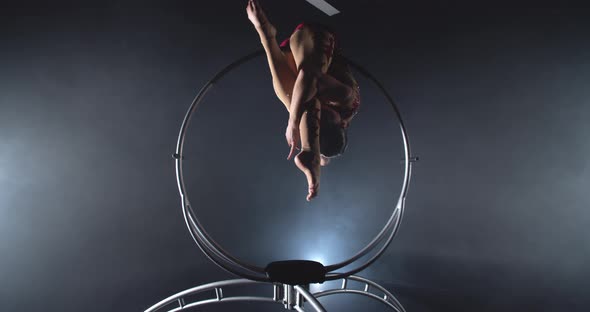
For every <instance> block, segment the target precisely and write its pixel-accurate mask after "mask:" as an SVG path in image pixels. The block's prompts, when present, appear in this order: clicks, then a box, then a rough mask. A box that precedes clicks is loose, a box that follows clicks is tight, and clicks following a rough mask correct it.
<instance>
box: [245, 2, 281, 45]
mask: <svg viewBox="0 0 590 312" xmlns="http://www.w3.org/2000/svg"><path fill="white" fill-rule="evenodd" d="M246 13H247V14H248V19H249V20H250V22H252V25H254V27H255V28H256V29H257V30H258V31H259V32H262V34H264V36H266V37H275V36H276V35H277V30H276V28H275V27H274V26H273V25H272V24H271V23H270V22H269V21H268V18H267V17H266V14H264V10H263V9H262V7H260V4H259V3H258V0H249V1H248V6H247V7H246Z"/></svg>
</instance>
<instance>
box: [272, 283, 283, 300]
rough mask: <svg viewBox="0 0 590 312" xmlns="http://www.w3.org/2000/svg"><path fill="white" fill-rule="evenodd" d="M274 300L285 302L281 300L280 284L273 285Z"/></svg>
mask: <svg viewBox="0 0 590 312" xmlns="http://www.w3.org/2000/svg"><path fill="white" fill-rule="evenodd" d="M272 300H274V301H276V302H279V301H281V300H283V298H281V285H280V284H273V285H272Z"/></svg>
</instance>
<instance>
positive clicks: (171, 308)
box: [145, 275, 406, 312]
mask: <svg viewBox="0 0 590 312" xmlns="http://www.w3.org/2000/svg"><path fill="white" fill-rule="evenodd" d="M341 281H342V282H341V284H340V287H338V288H332V289H326V290H322V291H317V292H314V293H312V292H310V291H309V286H291V285H286V284H279V283H275V284H271V283H267V282H256V281H251V280H248V279H232V280H225V281H219V282H213V283H209V284H205V285H201V286H197V287H193V288H190V289H187V290H184V291H181V292H179V293H177V294H175V295H172V296H170V297H168V298H166V299H164V300H162V301H160V302H158V303H156V304H155V305H153V306H152V307H150V308H149V309H147V310H145V312H155V311H168V312H177V311H183V310H187V309H190V308H194V307H198V306H202V305H207V304H213V303H221V302H235V301H255V302H268V303H279V304H282V305H283V306H284V307H285V309H287V310H297V311H305V310H304V303H305V302H307V303H308V304H309V306H310V307H311V308H313V310H309V311H317V312H326V309H325V308H324V307H323V306H322V304H321V303H320V302H319V301H318V298H320V297H325V296H329V295H335V294H357V295H363V296H367V297H369V298H372V299H375V300H377V301H379V302H381V303H383V304H385V305H386V306H387V307H389V308H391V309H393V310H394V311H396V312H405V311H406V310H405V309H404V307H403V306H402V305H401V303H400V302H399V301H398V300H397V299H396V298H395V297H394V296H393V295H392V294H391V293H390V292H389V291H387V289H385V288H383V287H382V286H380V285H379V284H377V283H375V282H373V281H370V280H368V279H365V278H362V277H359V276H352V275H351V276H349V277H347V278H343V279H341ZM349 281H355V282H359V283H361V284H362V285H363V288H362V289H351V288H349V286H350V285H349V283H348V282H349ZM240 285H250V286H253V285H254V286H261V287H265V288H268V287H269V286H271V287H272V293H271V292H270V289H268V290H269V295H268V296H224V295H223V289H224V288H227V287H231V286H240ZM207 292H208V293H210V295H211V296H209V298H206V299H195V298H189V296H193V297H194V295H197V294H203V293H207Z"/></svg>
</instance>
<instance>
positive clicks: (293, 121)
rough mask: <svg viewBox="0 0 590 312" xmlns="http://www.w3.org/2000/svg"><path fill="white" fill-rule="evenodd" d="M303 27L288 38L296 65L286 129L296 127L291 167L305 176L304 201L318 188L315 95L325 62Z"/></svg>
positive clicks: (321, 52) (320, 49)
mask: <svg viewBox="0 0 590 312" xmlns="http://www.w3.org/2000/svg"><path fill="white" fill-rule="evenodd" d="M315 35H318V34H314V33H313V31H312V30H311V29H309V28H307V27H303V28H302V29H300V30H298V31H296V32H295V33H294V34H293V35H292V36H291V38H290V44H291V51H293V58H294V59H295V62H296V63H297V68H298V73H297V80H296V81H295V85H294V86H293V96H292V98H291V105H290V107H289V125H295V126H297V125H298V126H299V133H300V139H301V152H300V153H299V154H298V155H297V156H296V157H295V164H296V165H297V167H298V168H299V169H300V170H301V171H302V172H303V173H304V174H305V176H306V178H307V183H308V195H307V200H308V201H309V200H311V199H312V198H314V197H315V196H317V194H318V191H319V184H320V173H321V172H320V162H321V158H320V144H319V135H320V131H321V130H320V117H321V115H320V114H321V104H320V101H319V99H317V98H316V95H317V91H318V90H317V83H318V78H319V77H320V76H322V75H324V74H325V73H326V71H327V69H328V67H329V65H330V64H329V61H330V60H328V59H327V57H326V56H325V55H324V54H323V51H322V47H318V46H316V45H317V44H318V41H319V40H316V39H317V38H314V36H315Z"/></svg>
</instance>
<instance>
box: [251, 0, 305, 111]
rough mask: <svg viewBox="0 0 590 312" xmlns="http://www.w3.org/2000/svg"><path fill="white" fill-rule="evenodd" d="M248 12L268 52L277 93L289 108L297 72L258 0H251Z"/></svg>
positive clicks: (267, 55)
mask: <svg viewBox="0 0 590 312" xmlns="http://www.w3.org/2000/svg"><path fill="white" fill-rule="evenodd" d="M246 12H247V13H248V19H250V21H251V22H252V24H253V25H254V27H255V28H256V31H257V32H258V35H259V36H260V42H261V43H262V46H263V47H264V51H265V52H266V58H267V60H268V66H269V68H270V73H271V75H272V83H273V87H274V90H275V93H276V95H277V97H278V98H279V99H280V100H281V102H283V104H285V106H286V107H287V109H289V105H290V103H291V94H292V92H293V85H294V84H295V79H296V78H297V77H296V76H295V72H294V71H293V70H292V69H291V68H290V67H289V62H288V60H287V57H286V56H285V54H284V53H283V51H281V48H280V47H279V44H278V43H277V39H276V34H277V30H276V28H275V27H274V26H273V25H272V24H271V23H270V22H269V21H268V19H267V18H266V15H265V14H264V11H263V10H262V8H261V7H260V5H259V4H258V1H256V0H249V1H248V6H247V7H246Z"/></svg>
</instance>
